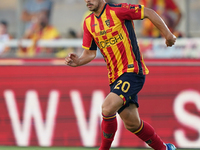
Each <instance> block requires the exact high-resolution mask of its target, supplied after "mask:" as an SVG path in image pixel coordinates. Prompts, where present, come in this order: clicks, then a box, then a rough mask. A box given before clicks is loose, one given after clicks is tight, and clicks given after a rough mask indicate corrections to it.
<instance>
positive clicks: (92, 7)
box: [87, 4, 99, 12]
mask: <svg viewBox="0 0 200 150" xmlns="http://www.w3.org/2000/svg"><path fill="white" fill-rule="evenodd" d="M91 5H92V6H91ZM90 6H91V7H90ZM87 7H88V9H89V10H90V11H93V12H95V11H97V10H98V9H99V5H98V6H94V5H93V4H87Z"/></svg>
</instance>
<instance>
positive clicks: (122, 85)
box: [114, 80, 130, 93]
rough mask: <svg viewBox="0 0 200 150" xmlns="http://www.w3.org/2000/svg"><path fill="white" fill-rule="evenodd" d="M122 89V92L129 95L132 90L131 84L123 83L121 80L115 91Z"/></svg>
mask: <svg viewBox="0 0 200 150" xmlns="http://www.w3.org/2000/svg"><path fill="white" fill-rule="evenodd" d="M120 87H121V90H122V92H124V93H127V92H128V90H129V89H130V83H129V82H127V81H124V82H123V81H122V80H119V81H118V82H117V85H116V86H115V88H114V89H120Z"/></svg>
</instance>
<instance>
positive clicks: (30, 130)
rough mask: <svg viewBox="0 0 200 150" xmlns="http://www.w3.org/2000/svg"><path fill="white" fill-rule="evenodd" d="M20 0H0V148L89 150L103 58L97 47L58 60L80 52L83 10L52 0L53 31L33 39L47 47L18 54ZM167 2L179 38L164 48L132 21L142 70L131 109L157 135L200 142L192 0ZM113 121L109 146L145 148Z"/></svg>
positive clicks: (23, 42)
mask: <svg viewBox="0 0 200 150" xmlns="http://www.w3.org/2000/svg"><path fill="white" fill-rule="evenodd" d="M25 1H26V0H6V1H5V0H0V21H1V20H4V21H6V22H7V24H8V33H9V34H10V35H11V37H12V38H11V39H10V40H9V41H6V42H4V41H2V40H1V39H0V40H1V41H0V48H1V47H8V48H9V49H8V50H7V51H6V52H4V53H1V54H0V112H1V113H0V149H2V150H7V149H9V150H12V149H13V150H15V149H29V150H40V148H41V149H52V150H61V149H68V150H76V149H80V150H81V149H89V150H93V148H88V147H98V146H99V144H100V132H99V131H100V121H101V110H100V105H101V103H102V101H103V99H104V98H105V96H106V95H107V94H108V92H109V86H108V79H107V69H106V66H105V63H104V60H103V58H102V56H101V54H100V53H99V52H98V55H97V58H96V59H95V60H94V61H92V62H91V63H90V64H88V65H86V66H82V67H80V68H70V67H67V66H65V65H64V57H65V56H66V55H67V54H68V53H70V52H75V53H77V54H80V53H81V52H82V49H81V44H82V41H81V36H78V34H79V33H80V32H81V31H80V30H81V23H82V20H83V15H84V13H85V12H86V11H87V8H86V6H85V2H84V0H52V2H53V5H52V10H51V17H50V24H51V25H53V26H54V27H56V28H57V30H58V32H59V35H60V36H59V38H58V39H56V40H39V41H38V42H37V44H38V45H39V46H40V47H46V48H49V49H50V50H49V51H46V52H41V53H38V54H37V55H36V54H34V55H24V54H22V55H21V53H20V54H19V51H20V50H19V49H20V47H21V48H22V50H21V51H22V53H23V52H24V51H23V50H24V49H23V48H26V47H29V46H31V45H32V42H33V41H32V40H30V39H22V38H23V35H24V32H25V23H24V22H23V21H22V20H21V14H22V11H23V4H24V3H25ZM113 1H114V2H116V3H119V2H127V3H138V0H113ZM175 2H176V4H177V6H178V7H179V8H180V10H181V13H182V18H181V21H180V23H179V24H178V26H177V27H176V30H177V31H178V32H180V33H181V37H179V38H178V39H177V43H176V45H175V46H173V47H172V48H166V47H165V45H164V40H163V39H162V38H147V37H144V36H142V34H141V31H142V21H134V23H135V29H136V33H137V36H138V41H139V46H140V49H141V51H142V52H143V55H144V58H145V61H146V64H147V67H148V68H149V70H150V74H149V75H148V76H147V80H146V84H145V86H144V88H143V90H142V91H141V93H140V94H139V99H140V100H139V101H140V106H141V107H140V109H139V111H140V115H141V118H142V119H144V120H146V121H147V122H149V123H150V124H151V125H152V126H153V127H154V128H155V130H156V132H157V133H158V134H159V135H160V136H161V138H162V139H163V140H164V141H166V142H169V143H174V144H175V145H176V146H177V147H178V148H180V149H186V148H189V149H200V126H199V125H200V19H199V16H200V1H199V0H175ZM171 15H172V17H176V16H175V15H174V14H171ZM88 85H89V86H88ZM118 124H119V126H118V132H117V134H116V138H115V141H114V142H113V145H112V146H113V147H120V148H121V147H124V148H123V149H126V148H127V150H129V149H128V148H131V149H134V148H135V149H136V148H139V149H140V150H142V148H147V146H146V144H145V143H143V142H141V141H140V140H138V139H137V138H136V137H135V136H134V135H132V134H131V133H129V132H128V131H126V130H125V128H124V127H123V124H122V122H121V121H120V119H118ZM35 146H36V147H35ZM45 147H46V148H45ZM72 147H74V148H72ZM80 147H83V148H80ZM84 147H85V148H84ZM94 149H95V148H94ZM96 149H97V148H96ZM113 150H114V148H113ZM117 150H121V149H117Z"/></svg>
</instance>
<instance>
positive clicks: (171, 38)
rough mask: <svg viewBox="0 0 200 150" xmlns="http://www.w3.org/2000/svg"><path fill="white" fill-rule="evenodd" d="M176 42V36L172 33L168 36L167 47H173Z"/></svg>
mask: <svg viewBox="0 0 200 150" xmlns="http://www.w3.org/2000/svg"><path fill="white" fill-rule="evenodd" d="M175 42H176V36H175V35H173V34H171V35H170V36H169V37H167V38H166V42H165V43H166V45H167V47H172V46H173V45H174V44H175Z"/></svg>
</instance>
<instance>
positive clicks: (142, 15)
mask: <svg viewBox="0 0 200 150" xmlns="http://www.w3.org/2000/svg"><path fill="white" fill-rule="evenodd" d="M141 7H142V8H141V19H144V5H141Z"/></svg>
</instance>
